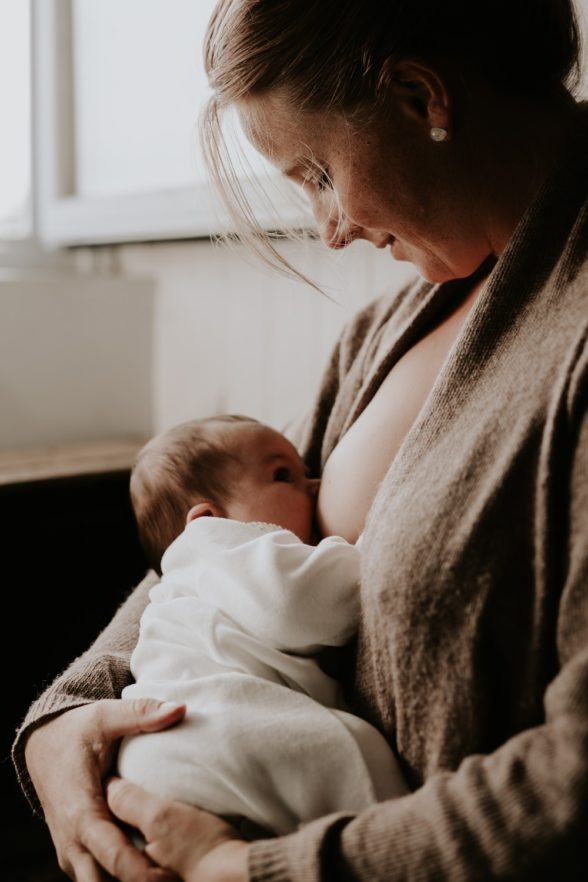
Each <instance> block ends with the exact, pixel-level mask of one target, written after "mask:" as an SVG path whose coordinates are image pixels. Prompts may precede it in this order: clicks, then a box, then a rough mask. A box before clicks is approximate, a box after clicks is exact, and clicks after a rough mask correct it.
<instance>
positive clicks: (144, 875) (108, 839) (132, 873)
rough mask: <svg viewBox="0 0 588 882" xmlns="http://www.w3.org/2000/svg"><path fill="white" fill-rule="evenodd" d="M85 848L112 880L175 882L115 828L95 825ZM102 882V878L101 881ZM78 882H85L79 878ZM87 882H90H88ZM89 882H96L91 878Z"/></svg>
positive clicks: (84, 842)
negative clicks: (112, 877)
mask: <svg viewBox="0 0 588 882" xmlns="http://www.w3.org/2000/svg"><path fill="white" fill-rule="evenodd" d="M83 844H84V845H85V846H86V848H87V849H88V851H89V852H91V854H92V855H93V856H94V857H95V858H96V860H97V861H98V862H99V863H100V865H101V866H103V867H104V868H105V869H106V870H107V871H108V873H109V874H110V875H111V876H114V878H115V879H117V880H119V882H171V880H172V879H175V876H174V875H173V874H172V873H170V872H168V871H166V870H163V869H161V868H159V867H155V866H154V865H153V864H152V863H151V861H150V860H149V859H148V858H147V857H146V856H145V855H144V854H142V853H141V852H140V851H138V850H137V849H136V848H135V847H134V846H133V845H131V843H130V842H129V841H128V839H127V838H126V836H125V835H124V834H123V833H122V831H121V830H119V828H118V827H116V826H115V825H114V824H112V823H110V822H109V821H106V820H98V821H95V822H94V823H93V824H92V825H91V826H90V827H88V829H87V831H86V835H85V836H84V837H83ZM97 878H100V877H97ZM76 882H81V880H78V879H77V877H76ZM83 882H86V880H85V879H84V880H83ZM88 882H94V880H93V878H92V877H89V880H88Z"/></svg>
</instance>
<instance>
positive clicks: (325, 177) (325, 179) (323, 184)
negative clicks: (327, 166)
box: [316, 170, 333, 193]
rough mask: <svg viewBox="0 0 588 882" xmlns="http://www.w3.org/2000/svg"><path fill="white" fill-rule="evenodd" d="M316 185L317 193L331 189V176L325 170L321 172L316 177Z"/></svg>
mask: <svg viewBox="0 0 588 882" xmlns="http://www.w3.org/2000/svg"><path fill="white" fill-rule="evenodd" d="M316 187H317V190H318V191H319V193H323V192H324V191H325V190H332V189H333V182H332V181H331V176H330V174H329V173H328V171H326V170H325V171H323V172H321V174H320V176H319V177H318V178H317V182H316Z"/></svg>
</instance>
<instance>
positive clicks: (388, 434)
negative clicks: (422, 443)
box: [317, 287, 479, 542]
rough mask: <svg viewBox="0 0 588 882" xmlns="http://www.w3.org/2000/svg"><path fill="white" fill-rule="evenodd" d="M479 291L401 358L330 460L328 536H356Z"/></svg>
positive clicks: (320, 508)
mask: <svg viewBox="0 0 588 882" xmlns="http://www.w3.org/2000/svg"><path fill="white" fill-rule="evenodd" d="M478 291H479V287H477V288H475V289H474V290H472V292H471V293H470V294H469V295H468V297H467V298H466V299H465V300H464V301H463V302H462V303H461V304H460V305H459V307H458V308H457V309H456V310H455V311H454V312H453V313H452V314H451V315H449V316H448V317H447V318H445V320H444V321H442V322H441V323H440V324H438V325H437V326H436V327H435V328H433V329H432V330H431V331H430V332H429V333H428V334H426V335H425V336H424V337H422V338H421V339H420V340H419V341H418V342H417V343H415V345H414V346H412V348H411V349H409V350H408V351H407V352H406V353H405V354H404V355H403V356H402V358H400V359H399V360H398V361H397V362H396V364H395V365H394V366H393V367H392V369H391V370H390V372H389V374H388V376H387V377H386V379H385V380H384V382H383V383H382V385H381V386H380V388H379V389H378V391H377V392H376V394H375V395H374V397H373V398H372V400H371V401H370V403H369V404H368V406H367V407H366V408H365V410H364V411H363V412H362V413H361V415H360V416H359V417H358V419H357V420H356V421H355V422H354V423H353V425H352V426H351V428H350V429H349V431H348V432H347V433H346V434H345V435H344V436H343V438H342V439H341V440H340V442H339V443H338V444H337V446H336V447H335V449H334V450H333V452H332V453H331V455H330V456H329V458H328V460H327V462H326V463H325V466H324V469H323V474H322V482H321V487H320V491H319V496H318V502H317V518H318V524H319V528H320V531H321V534H322V535H323V536H327V535H335V536H342V537H343V538H344V539H347V541H348V542H355V541H356V540H357V538H358V536H359V535H360V533H361V532H362V531H363V528H364V523H365V519H366V516H367V513H368V511H369V509H370V507H371V504H372V502H373V499H374V497H375V495H376V492H377V489H378V486H379V484H380V483H381V481H382V479H383V478H384V476H385V474H386V472H387V471H388V469H389V468H390V465H391V463H392V461H393V460H394V458H395V456H396V454H397V453H398V450H399V448H400V445H401V444H402V442H403V440H404V438H405V436H406V434H407V432H408V431H409V429H410V428H411V426H412V425H413V423H414V421H415V419H416V417H417V416H418V414H419V412H420V410H421V409H422V407H423V405H424V403H425V401H426V399H427V397H428V395H429V393H430V391H431V388H432V386H433V384H434V382H435V379H436V377H437V374H438V373H439V370H440V368H441V366H442V364H443V362H444V361H445V359H446V357H447V354H448V352H449V350H450V348H451V346H452V344H453V342H454V340H455V338H456V337H457V335H458V333H459V331H460V329H461V327H462V325H463V323H464V321H465V319H466V316H467V314H468V312H469V310H470V308H471V306H472V304H473V302H474V299H475V297H476V295H477V293H478Z"/></svg>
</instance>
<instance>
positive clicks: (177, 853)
mask: <svg viewBox="0 0 588 882" xmlns="http://www.w3.org/2000/svg"><path fill="white" fill-rule="evenodd" d="M106 798H107V801H108V806H109V808H110V810H111V811H112V813H113V814H114V815H116V817H118V818H120V819H121V820H122V821H125V822H126V823H127V824H131V826H133V827H136V828H137V829H138V830H140V831H141V833H143V835H144V837H145V839H146V840H147V845H146V846H145V853H146V854H147V855H149V856H150V857H152V858H153V860H154V861H155V862H156V863H157V864H158V865H159V866H162V867H169V868H170V869H172V870H173V871H174V872H175V873H177V875H178V876H179V877H180V878H181V879H196V878H198V879H202V880H203V882H204V880H210V882H213V880H216V879H226V878H231V879H233V878H235V879H246V878H247V869H246V868H247V844H246V843H245V842H243V841H242V840H241V838H240V836H239V835H238V833H237V831H236V830H235V829H234V828H233V827H231V826H230V825H229V824H227V823H226V821H223V820H222V819H221V818H217V817H216V816H215V815H212V814H210V812H206V811H203V810H202V809H198V808H195V807H194V806H191V805H187V804H186V803H183V802H177V801H174V800H172V799H165V798H163V797H161V796H156V795H155V794H153V793H148V792H147V791H146V790H143V788H142V787H137V785H136V784H132V783H131V782H130V781H125V780H123V779H121V778H113V779H111V780H110V781H109V782H108V783H107V785H106ZM221 851H222V853H221ZM226 860H229V861H230V863H229V864H227V865H226V866H225V861H226ZM227 866H231V867H232V868H233V869H234V870H235V872H233V870H231V872H229V873H226V872H225V870H226V869H227ZM231 873H232V875H231Z"/></svg>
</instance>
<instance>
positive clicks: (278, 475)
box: [274, 466, 292, 483]
mask: <svg viewBox="0 0 588 882" xmlns="http://www.w3.org/2000/svg"><path fill="white" fill-rule="evenodd" d="M274 481H284V482H286V483H290V482H291V481H292V472H291V471H290V469H288V468H286V466H280V468H279V469H276V470H275V472H274Z"/></svg>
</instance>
